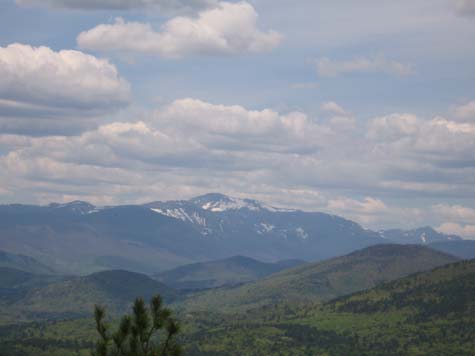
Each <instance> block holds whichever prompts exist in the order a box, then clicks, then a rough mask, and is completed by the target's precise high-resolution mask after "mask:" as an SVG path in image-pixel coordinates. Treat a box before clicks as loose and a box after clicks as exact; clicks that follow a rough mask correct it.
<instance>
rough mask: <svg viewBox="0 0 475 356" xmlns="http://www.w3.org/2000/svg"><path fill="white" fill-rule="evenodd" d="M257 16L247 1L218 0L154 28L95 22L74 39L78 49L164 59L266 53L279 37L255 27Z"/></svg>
mask: <svg viewBox="0 0 475 356" xmlns="http://www.w3.org/2000/svg"><path fill="white" fill-rule="evenodd" d="M257 20H258V15H257V12H256V11H255V9H254V8H253V7H252V5H250V4H249V3H247V2H239V3H228V2H221V3H219V5H218V6H217V7H216V8H212V9H208V10H204V11H202V12H200V13H199V14H198V16H197V17H184V16H179V17H175V18H173V19H171V20H170V21H168V22H166V23H165V24H163V25H162V27H161V30H160V31H156V30H154V29H153V28H152V26H151V25H150V24H147V23H141V22H126V21H124V20H123V19H122V18H118V19H116V21H115V23H113V24H107V25H106V24H103V25H99V26H97V27H95V28H93V29H91V30H89V31H85V32H82V33H81V34H79V36H78V38H77V42H78V45H79V46H80V47H82V48H86V49H91V50H97V51H118V52H137V53H149V54H156V55H160V56H163V57H168V58H177V57H183V56H186V55H236V54H242V53H247V52H250V53H258V52H267V51H270V50H272V49H273V48H275V47H276V46H277V45H278V44H279V43H280V41H281V39H282V37H281V35H280V34H279V33H277V32H275V31H268V32H262V31H260V30H259V29H258V28H257Z"/></svg>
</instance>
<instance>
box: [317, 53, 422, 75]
mask: <svg viewBox="0 0 475 356" xmlns="http://www.w3.org/2000/svg"><path fill="white" fill-rule="evenodd" d="M413 71H414V69H413V67H412V66H411V65H409V64H405V63H401V62H398V61H395V60H389V59H387V58H385V57H383V56H376V57H372V58H365V57H359V58H354V59H351V60H346V61H335V60H331V59H329V58H321V59H319V60H317V73H318V74H319V75H320V76H323V77H336V76H338V75H341V74H350V73H387V74H393V75H398V76H406V75H409V74H412V73H413Z"/></svg>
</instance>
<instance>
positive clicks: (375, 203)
mask: <svg viewBox="0 0 475 356" xmlns="http://www.w3.org/2000/svg"><path fill="white" fill-rule="evenodd" d="M328 208H329V209H330V210H333V211H339V212H357V213H364V214H381V213H384V211H386V210H387V209H388V208H387V206H386V204H384V202H383V201H381V200H379V199H374V198H371V197H366V198H365V199H364V200H362V201H360V200H355V199H350V198H345V197H341V198H338V199H333V200H330V201H329V202H328Z"/></svg>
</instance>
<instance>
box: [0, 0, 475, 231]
mask: <svg viewBox="0 0 475 356" xmlns="http://www.w3.org/2000/svg"><path fill="white" fill-rule="evenodd" d="M474 40H475V0H410V1H409V0H401V1H389V0H359V1H350V0H341V1H338V2H335V1H330V0H311V1H310V0H300V1H298V2H296V1H291V0H279V1H275V0H274V1H271V0H248V1H231V0H229V1H220V0H101V1H99V0H81V1H79V0H1V1H0V203H3V204H7V203H31V204H47V203H49V202H68V201H72V200H84V201H89V202H91V203H93V204H96V205H115V204H135V203H145V202H150V201H155V200H175V199H187V198H191V197H194V196H197V195H201V194H204V193H208V192H220V193H224V194H228V195H231V196H235V197H246V198H254V199H257V200H261V201H263V202H265V203H267V204H272V205H275V206H278V207H292V208H300V209H303V210H308V211H323V212H328V213H332V214H337V215H341V216H344V217H347V218H350V219H353V220H355V221H357V222H359V223H360V224H362V225H363V226H365V227H367V228H371V229H382V228H393V227H399V228H413V227H418V226H426V225H431V226H433V227H435V228H436V229H437V230H438V231H441V232H445V233H454V234H458V235H461V236H462V237H464V238H468V239H475V65H474V63H475V46H474V45H473V43H474Z"/></svg>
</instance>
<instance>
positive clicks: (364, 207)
mask: <svg viewBox="0 0 475 356" xmlns="http://www.w3.org/2000/svg"><path fill="white" fill-rule="evenodd" d="M338 107H340V106H338ZM328 108H332V109H335V106H333V105H331V106H329V107H328ZM333 111H334V110H333ZM336 117H338V116H336ZM333 119H334V118H331V119H330V120H329V121H326V120H324V121H316V120H314V119H312V118H310V117H309V116H308V115H306V114H304V113H301V112H290V113H280V112H278V111H275V110H272V109H262V110H250V109H248V108H245V107H243V106H239V105H219V104H212V103H209V102H205V101H202V100H198V99H191V98H187V99H180V100H176V101H173V102H171V103H169V104H164V105H163V106H161V107H159V109H158V110H156V111H154V112H152V113H149V114H148V115H143V116H140V117H139V118H138V119H136V120H134V119H132V118H130V119H129V120H128V121H123V122H112V123H108V124H102V125H101V126H99V127H98V128H94V129H91V130H89V131H87V132H84V133H82V134H80V135H77V136H74V137H63V136H57V137H25V136H19V135H5V134H3V135H0V182H2V183H3V184H2V186H6V187H8V189H9V191H11V192H12V194H11V195H10V196H15V199H21V197H23V196H28V197H30V198H31V197H35V198H36V199H37V200H40V201H41V202H45V201H47V200H48V199H50V200H51V199H63V198H64V199H66V197H78V198H80V197H81V196H83V197H84V198H85V199H86V198H87V199H89V200H92V199H91V197H96V199H97V200H96V201H99V200H100V201H104V202H107V203H110V202H121V203H123V202H137V201H146V200H153V199H167V198H177V197H189V196H192V195H195V194H201V193H205V192H207V191H216V190H219V191H222V192H224V193H229V194H234V195H238V196H250V197H255V198H259V199H264V200H265V201H268V202H269V203H272V204H277V205H280V206H287V207H292V206H294V207H301V208H304V209H307V210H325V211H328V212H332V213H335V214H339V215H342V216H345V217H348V218H351V219H354V220H356V221H358V222H360V223H362V224H363V225H364V226H366V227H370V228H385V227H386V228H387V227H398V226H406V227H415V226H418V225H429V224H430V225H433V226H439V225H441V224H443V223H454V224H459V225H461V226H465V225H473V223H471V222H472V221H473V219H472V218H473V217H474V214H475V209H474V208H473V207H468V206H462V205H449V204H445V205H443V204H439V203H440V201H441V197H444V198H445V199H447V198H454V197H459V198H460V199H462V198H463V199H468V198H470V197H475V189H474V187H475V159H474V156H473V152H475V147H474V141H473V138H474V133H475V131H472V129H471V127H472V126H470V125H468V124H466V123H460V122H456V121H451V120H447V119H442V118H440V117H436V118H433V119H428V120H427V119H422V118H420V117H417V116H415V115H410V114H406V115H397V114H394V115H389V116H385V117H381V118H376V119H374V120H372V121H371V123H370V124H369V125H368V127H366V129H367V131H368V132H369V133H368V134H367V135H366V136H365V135H364V132H363V131H364V129H365V126H361V127H357V128H356V130H349V131H345V130H341V129H338V130H336V129H335V124H336V123H335V122H333V121H332V120H333ZM467 125H468V126H467ZM359 196H367V197H366V198H363V199H359V198H355V197H359ZM393 197H397V198H398V199H411V202H414V203H413V204H414V205H415V206H413V207H404V206H399V203H398V204H395V202H394V200H392V198H393ZM419 197H424V198H429V200H423V199H421V203H420V204H419V206H417V205H418V199H416V198H419ZM30 200H31V199H30ZM427 202H428V203H427Z"/></svg>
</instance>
